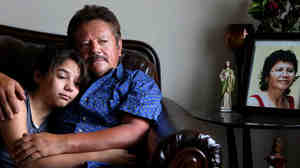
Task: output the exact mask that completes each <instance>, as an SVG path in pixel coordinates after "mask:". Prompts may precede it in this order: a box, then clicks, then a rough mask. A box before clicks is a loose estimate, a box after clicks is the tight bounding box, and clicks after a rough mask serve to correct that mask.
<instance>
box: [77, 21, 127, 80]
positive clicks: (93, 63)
mask: <svg viewBox="0 0 300 168" xmlns="http://www.w3.org/2000/svg"><path fill="white" fill-rule="evenodd" d="M75 40H76V42H75V44H76V47H77V49H78V50H79V52H80V55H81V56H82V57H83V58H84V59H85V60H86V61H87V65H88V69H89V71H90V72H92V73H93V75H95V76H96V77H102V76H103V75H104V74H105V73H107V72H108V71H110V70H111V69H113V68H116V67H117V66H118V62H119V57H120V56H121V50H122V40H119V41H117V40H116V38H115V36H114V33H113V31H112V28H111V25H110V24H108V23H106V22H105V21H102V20H100V19H95V20H92V21H89V22H87V23H84V24H81V25H80V26H79V28H78V30H77V31H76V32H75Z"/></svg>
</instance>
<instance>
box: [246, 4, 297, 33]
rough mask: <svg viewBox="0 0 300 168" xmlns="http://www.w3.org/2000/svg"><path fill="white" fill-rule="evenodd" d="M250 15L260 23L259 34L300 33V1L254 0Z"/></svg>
mask: <svg viewBox="0 0 300 168" xmlns="http://www.w3.org/2000/svg"><path fill="white" fill-rule="evenodd" d="M248 14H249V15H250V16H252V17H253V18H254V19H256V20H258V21H260V25H259V27H258V30H257V31H259V32H295V31H300V19H299V18H300V0H253V1H252V3H251V4H250V6H249V8H248Z"/></svg>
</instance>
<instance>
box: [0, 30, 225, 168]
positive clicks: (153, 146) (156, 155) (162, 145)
mask: <svg viewBox="0 0 300 168" xmlns="http://www.w3.org/2000/svg"><path fill="white" fill-rule="evenodd" d="M65 39H66V36H64V35H56V34H50V33H43V32H37V31H31V30H25V29H20V28H14V27H9V26H4V25H0V52H1V54H2V56H3V55H5V54H7V55H8V56H9V59H8V60H5V61H11V62H12V63H15V64H17V66H14V67H13V68H12V69H13V70H12V71H13V73H10V75H12V76H14V75H15V73H19V72H23V73H21V75H19V76H18V75H16V78H17V79H18V77H19V78H20V81H22V79H24V78H25V79H26V78H27V77H28V76H26V75H28V73H25V72H26V66H27V67H28V65H24V62H28V60H26V59H29V57H28V56H29V55H31V54H37V53H39V50H40V49H41V48H42V47H44V46H45V45H47V44H55V45H56V46H58V47H59V46H61V47H62V46H63V45H64V43H65ZM18 54H23V55H22V56H23V59H25V60H23V61H24V62H23V61H22V60H19V59H14V58H15V57H14V56H16V55H18ZM18 58H20V56H19V57H18ZM5 61H4V60H2V61H1V62H2V63H0V70H1V71H2V72H3V71H6V69H10V68H11V66H7V65H6V64H5ZM121 62H122V64H123V65H124V66H125V67H126V68H133V69H136V68H138V69H141V70H142V71H144V72H145V73H147V74H148V75H150V76H151V77H153V78H154V79H155V80H156V82H157V84H158V85H159V86H160V87H161V76H160V74H161V73H160V62H159V58H158V55H157V53H156V52H155V50H154V49H153V48H152V47H151V46H150V45H148V44H146V43H144V42H141V41H135V40H123V55H122V57H121ZM29 73H30V72H29ZM162 105H163V113H162V115H161V116H160V118H159V124H158V126H155V127H154V126H153V127H152V128H151V129H150V130H149V131H148V133H147V136H146V137H145V143H146V144H145V146H144V147H143V148H144V149H146V151H147V152H146V154H147V156H146V157H147V158H145V160H144V163H147V161H149V162H148V163H147V165H145V166H146V167H147V166H149V167H155V168H157V167H170V168H177V167H178V168H184V167H194V168H208V167H209V168H218V167H221V160H222V158H221V155H220V148H221V147H220V145H218V144H216V143H215V141H214V140H212V138H211V137H210V136H208V135H205V134H202V133H201V132H199V131H197V130H181V131H179V130H176V127H175V126H174V125H172V123H171V122H170V121H169V119H168V117H169V115H171V113H170V111H172V114H176V115H177V114H179V113H186V111H185V110H184V109H183V108H182V107H180V106H179V105H178V104H176V103H175V102H174V101H172V100H171V99H169V98H166V97H164V98H163V100H162ZM212 142H213V143H212Z"/></svg>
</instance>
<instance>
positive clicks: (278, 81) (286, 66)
mask: <svg viewBox="0 0 300 168" xmlns="http://www.w3.org/2000/svg"><path fill="white" fill-rule="evenodd" d="M295 76H296V72H295V69H294V66H293V64H291V63H289V62H282V61H279V62H277V63H276V64H275V65H274V66H273V67H272V69H271V72H270V76H269V79H268V84H269V87H268V88H269V89H270V88H273V89H280V90H283V91H284V90H286V89H288V88H289V87H290V85H291V84H292V82H293V80H294V78H295Z"/></svg>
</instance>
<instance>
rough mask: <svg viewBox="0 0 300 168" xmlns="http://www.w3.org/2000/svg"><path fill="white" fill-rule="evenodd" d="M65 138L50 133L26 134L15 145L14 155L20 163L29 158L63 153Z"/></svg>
mask: <svg viewBox="0 0 300 168" xmlns="http://www.w3.org/2000/svg"><path fill="white" fill-rule="evenodd" d="M64 142H65V141H64V139H61V138H60V136H59V135H55V134H50V133H39V134H31V135H28V134H24V135H23V137H22V138H21V139H20V140H18V141H17V142H16V144H15V145H14V149H13V153H12V157H13V158H14V160H15V161H16V162H17V163H19V162H22V161H26V160H27V159H38V158H41V157H46V156H50V155H56V154H61V153H62V151H63V147H64Z"/></svg>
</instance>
